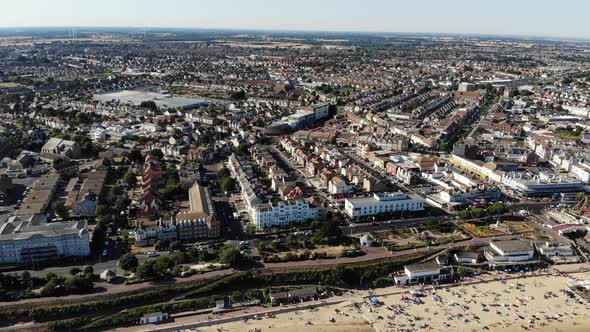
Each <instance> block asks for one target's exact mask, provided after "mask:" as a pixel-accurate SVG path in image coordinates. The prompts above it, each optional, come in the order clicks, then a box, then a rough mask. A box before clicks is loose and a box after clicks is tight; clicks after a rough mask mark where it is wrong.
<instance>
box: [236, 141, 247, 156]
mask: <svg viewBox="0 0 590 332" xmlns="http://www.w3.org/2000/svg"><path fill="white" fill-rule="evenodd" d="M236 153H237V154H239V155H245V154H246V153H248V147H247V146H246V145H245V144H240V145H238V146H237V147H236Z"/></svg>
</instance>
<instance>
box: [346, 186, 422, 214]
mask: <svg viewBox="0 0 590 332" xmlns="http://www.w3.org/2000/svg"><path fill="white" fill-rule="evenodd" d="M344 210H345V211H346V214H348V216H349V217H351V218H354V217H362V216H372V215H375V214H379V213H385V212H397V211H423V210H424V201H423V200H422V199H421V198H419V197H418V196H416V195H408V194H404V193H402V192H394V193H375V194H373V196H372V197H362V198H347V199H346V200H345V201H344Z"/></svg>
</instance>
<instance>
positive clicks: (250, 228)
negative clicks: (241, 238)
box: [246, 223, 256, 236]
mask: <svg viewBox="0 0 590 332" xmlns="http://www.w3.org/2000/svg"><path fill="white" fill-rule="evenodd" d="M246 234H247V235H248V236H254V235H256V226H255V225H254V224H252V223H249V224H248V226H246Z"/></svg>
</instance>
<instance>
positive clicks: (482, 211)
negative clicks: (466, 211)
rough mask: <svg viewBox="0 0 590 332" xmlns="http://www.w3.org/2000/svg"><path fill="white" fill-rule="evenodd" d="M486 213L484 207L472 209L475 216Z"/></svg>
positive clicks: (478, 216)
mask: <svg viewBox="0 0 590 332" xmlns="http://www.w3.org/2000/svg"><path fill="white" fill-rule="evenodd" d="M484 214H485V210H484V209H482V208H475V209H472V210H471V215H472V216H473V218H481V217H483V216H484Z"/></svg>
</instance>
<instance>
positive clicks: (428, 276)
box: [393, 263, 451, 285]
mask: <svg viewBox="0 0 590 332" xmlns="http://www.w3.org/2000/svg"><path fill="white" fill-rule="evenodd" d="M450 277H451V273H450V271H449V270H448V269H446V268H444V267H441V266H440V265H438V264H435V263H421V264H411V265H406V266H404V274H398V275H395V276H394V277H393V280H394V281H395V283H396V284H397V285H411V284H422V283H429V282H439V281H445V280H448V279H449V278H450Z"/></svg>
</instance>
